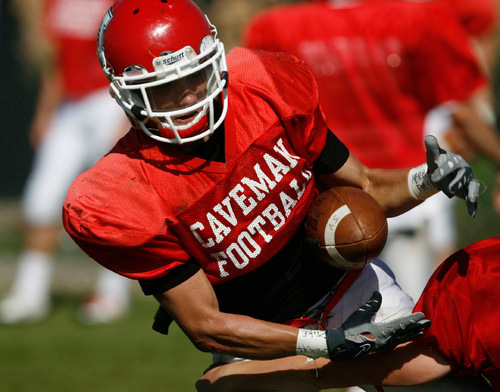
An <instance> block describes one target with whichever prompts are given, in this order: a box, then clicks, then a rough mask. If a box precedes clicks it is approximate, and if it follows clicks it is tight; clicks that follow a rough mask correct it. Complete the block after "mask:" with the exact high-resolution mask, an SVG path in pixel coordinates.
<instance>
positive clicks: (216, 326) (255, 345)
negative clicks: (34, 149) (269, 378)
mask: <svg viewBox="0 0 500 392" xmlns="http://www.w3.org/2000/svg"><path fill="white" fill-rule="evenodd" d="M197 324H198V325H194V324H191V325H190V326H187V330H186V333H187V334H188V336H189V337H190V339H191V341H192V342H193V344H194V345H195V346H196V347H197V348H198V349H200V350H201V351H209V352H216V353H222V354H228V355H232V356H236V357H242V358H248V359H270V358H279V357H284V356H289V355H295V354H296V345H297V333H298V329H297V328H294V327H290V326H287V325H281V324H275V323H269V322H265V321H261V320H257V319H254V318H251V317H247V316H241V315H235V314H228V313H213V314H211V315H209V316H208V319H205V321H204V322H203V324H202V325H201V324H199V323H197Z"/></svg>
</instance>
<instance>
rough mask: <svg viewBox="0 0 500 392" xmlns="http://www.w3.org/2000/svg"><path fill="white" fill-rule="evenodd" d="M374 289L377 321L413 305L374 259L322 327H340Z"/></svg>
mask: <svg viewBox="0 0 500 392" xmlns="http://www.w3.org/2000/svg"><path fill="white" fill-rule="evenodd" d="M374 291H379V292H380V293H381V294H382V305H381V307H380V310H379V311H378V312H377V314H376V316H375V318H374V321H375V322H379V323H380V322H384V321H387V320H391V319H395V318H398V317H401V316H405V315H408V314H410V313H412V310H413V307H414V306H415V303H414V301H413V300H412V298H411V297H410V296H409V295H407V294H405V293H404V292H403V291H402V290H401V288H400V287H399V286H398V285H397V283H396V281H395V280H394V276H393V275H392V272H391V271H390V269H389V268H388V267H387V265H385V264H384V263H383V262H382V261H381V260H378V259H377V260H375V261H374V262H373V263H371V264H370V265H368V266H367V267H365V268H364V269H363V271H362V272H361V274H360V275H359V276H358V278H357V279H356V280H355V281H354V283H353V284H352V285H351V287H350V288H349V289H348V290H347V291H346V292H345V293H344V295H343V296H342V298H341V299H340V301H339V302H338V303H337V304H336V305H335V306H334V307H333V309H332V310H331V312H330V314H329V315H328V317H327V320H326V328H327V329H331V328H336V327H338V326H340V325H341V324H342V322H344V321H345V320H346V319H347V317H349V316H350V315H351V314H352V313H353V312H355V311H356V310H357V309H358V308H359V307H361V306H362V305H363V304H365V303H366V302H367V301H368V300H369V299H370V297H371V295H372V294H373V292H374ZM315 308H316V306H315V305H313V306H312V307H311V309H315ZM306 313H307V312H306ZM306 317H307V315H306ZM303 328H309V329H317V328H318V324H311V325H308V326H306V327H303ZM213 357H214V358H213V359H214V363H221V362H223V363H231V362H238V361H241V360H242V359H241V358H235V357H232V356H229V355H224V354H214V356H213Z"/></svg>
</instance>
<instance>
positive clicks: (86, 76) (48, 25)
mask: <svg viewBox="0 0 500 392" xmlns="http://www.w3.org/2000/svg"><path fill="white" fill-rule="evenodd" d="M114 2H115V0H48V2H47V6H46V9H45V14H44V30H45V32H46V33H47V35H48V36H49V38H50V39H51V41H52V42H53V43H54V44H55V46H56V52H57V53H56V62H57V67H58V69H59V70H60V72H61V75H62V83H63V94H64V96H65V98H66V99H79V98H81V97H83V96H85V95H86V94H88V93H90V92H92V91H94V90H96V89H98V88H104V87H106V86H109V82H108V81H107V79H106V77H105V76H104V73H103V72H102V69H101V66H100V65H99V61H98V59H97V52H96V38H97V30H98V29H99V24H100V23H101V19H102V17H103V16H104V14H105V13H106V11H107V10H108V8H109V7H111V5H112V4H113V3H114Z"/></svg>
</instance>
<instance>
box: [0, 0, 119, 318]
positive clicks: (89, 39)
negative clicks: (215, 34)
mask: <svg viewBox="0 0 500 392" xmlns="http://www.w3.org/2000/svg"><path fill="white" fill-rule="evenodd" d="M113 2H114V1H113V0H47V1H38V0H37V1H25V0H22V1H21V0H19V1H16V2H13V5H14V6H15V7H16V11H17V12H18V14H19V17H20V23H21V24H22V26H23V27H24V30H23V34H24V45H25V46H24V47H25V50H26V51H27V58H30V59H31V61H32V63H33V66H40V67H41V86H40V90H39V97H38V101H37V106H36V110H35V113H34V117H33V120H32V126H31V129H30V142H31V144H32V146H33V148H34V149H35V150H36V156H35V160H34V163H33V168H32V171H31V173H30V176H29V178H28V180H27V182H26V185H25V191H24V195H23V200H22V211H23V215H24V218H25V241H24V242H25V244H24V249H23V251H22V253H21V254H20V256H19V261H18V267H17V272H16V275H15V278H14V281H13V283H12V286H11V288H10V290H9V292H8V293H7V296H6V297H5V298H4V299H3V301H2V302H1V303H0V323H3V324H17V323H23V322H35V321H38V320H41V319H43V318H44V317H46V316H47V315H48V313H49V311H50V306H51V298H50V292H51V278H52V271H53V263H54V259H55V253H56V250H57V246H58V241H59V239H60V233H61V209H62V204H63V201H64V198H65V196H66V192H67V190H68V188H69V186H70V185H71V183H72V181H73V179H74V178H75V177H76V176H77V175H78V174H79V173H81V172H82V171H84V170H85V169H87V168H89V167H90V166H92V165H93V164H94V163H95V162H96V161H97V160H98V159H99V158H100V157H101V156H102V155H104V154H105V153H107V152H108V151H109V150H110V149H111V147H112V146H113V145H114V143H115V142H116V140H117V138H118V137H119V136H120V135H121V134H122V133H124V131H125V130H126V129H128V128H127V127H128V122H127V119H126V117H125V116H124V115H123V112H122V111H121V109H120V108H119V107H118V106H117V105H116V104H115V103H114V100H113V99H112V98H111V97H109V92H108V89H109V84H108V82H107V80H106V78H105V77H104V75H103V74H102V70H101V68H100V66H99V62H98V59H97V54H96V36H97V30H98V27H99V23H100V20H101V18H102V15H103V14H104V13H105V12H106V10H107V9H108V8H109V7H110V6H111V4H112V3H113ZM83 75H85V77H83ZM128 306H129V281H128V279H126V278H124V277H121V276H119V275H117V274H115V273H113V272H111V271H109V270H107V269H104V268H103V269H102V270H101V272H100V275H99V276H98V281H97V284H96V287H95V290H94V292H93V293H92V294H90V295H89V296H88V297H87V298H85V300H84V301H83V302H82V304H81V306H80V308H79V309H78V313H77V315H78V317H79V319H80V320H81V321H82V322H83V323H86V324H99V323H106V322H110V321H112V320H115V319H117V318H119V317H121V316H123V315H124V314H125V313H126V312H127V310H128Z"/></svg>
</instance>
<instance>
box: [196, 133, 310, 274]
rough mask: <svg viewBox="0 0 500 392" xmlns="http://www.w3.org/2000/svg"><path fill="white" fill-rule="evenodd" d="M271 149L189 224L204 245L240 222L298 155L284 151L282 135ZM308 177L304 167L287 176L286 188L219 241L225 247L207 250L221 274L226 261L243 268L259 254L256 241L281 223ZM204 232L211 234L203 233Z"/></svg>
mask: <svg viewBox="0 0 500 392" xmlns="http://www.w3.org/2000/svg"><path fill="white" fill-rule="evenodd" d="M273 150H274V151H275V152H276V154H272V153H266V154H264V155H263V156H262V161H261V162H259V163H256V164H255V165H254V166H253V174H254V175H253V176H245V177H243V178H242V179H241V180H240V181H239V182H238V183H236V185H235V186H234V187H233V188H232V189H231V190H230V191H229V192H228V196H226V197H225V198H224V199H223V200H222V202H220V203H217V204H216V205H215V206H214V207H213V208H212V210H211V211H210V210H209V212H207V213H206V215H205V219H206V221H205V222H203V221H198V222H196V223H194V224H192V225H191V227H190V229H191V232H192V233H193V235H194V237H195V238H196V239H197V240H198V242H199V243H200V244H201V245H202V246H203V247H204V248H211V247H214V246H215V245H217V244H220V243H221V242H222V241H224V239H225V238H226V237H227V236H228V235H229V234H230V233H231V231H232V230H233V229H235V228H236V227H237V226H238V225H239V224H240V222H239V221H238V217H241V216H242V215H243V216H248V214H250V213H251V212H252V211H253V210H254V209H255V208H256V207H257V206H258V205H259V203H260V202H262V201H263V200H264V199H266V196H267V195H269V194H270V192H271V191H272V190H273V189H275V188H276V186H277V185H278V183H280V182H281V181H282V180H283V179H284V178H285V175H286V174H287V173H289V172H290V171H291V170H292V169H293V168H294V167H296V166H297V164H298V162H299V159H300V158H299V157H296V156H294V155H292V154H290V153H289V152H288V151H287V149H286V147H285V146H284V143H283V141H282V139H279V140H278V142H277V143H276V145H275V146H274V147H273ZM312 177H313V174H312V172H310V171H309V170H306V169H304V170H303V171H302V172H301V173H300V175H299V174H298V173H296V174H294V175H293V178H290V177H288V178H289V183H288V185H287V186H288V191H287V190H286V189H284V190H281V191H280V192H279V194H277V197H278V198H277V199H274V201H275V202H271V203H269V205H267V206H266V207H265V208H264V209H263V210H262V211H261V212H260V213H259V214H258V215H256V216H255V217H254V218H253V220H252V222H251V223H250V224H248V226H247V227H246V228H241V224H240V225H239V226H238V228H239V230H240V232H239V234H238V237H237V239H236V240H233V242H232V243H230V244H228V245H227V246H225V245H223V246H224V247H225V250H223V251H220V249H217V252H213V253H211V255H210V256H211V257H212V258H213V259H214V260H215V262H216V263H217V264H218V267H219V274H220V277H221V278H225V277H227V276H229V273H228V272H227V264H228V263H231V264H232V265H233V266H234V267H236V268H237V269H243V268H245V267H246V266H248V264H249V263H250V260H251V259H254V258H256V257H257V256H259V254H260V253H261V251H262V249H261V246H260V245H259V243H260V244H262V243H263V242H262V240H264V242H265V243H270V242H271V240H272V239H273V235H274V233H276V232H278V231H279V230H280V229H281V228H282V227H283V226H284V225H285V223H286V220H287V218H288V217H290V216H291V215H292V213H293V209H294V208H295V206H296V205H297V203H298V201H299V200H300V199H301V197H302V195H303V194H304V192H305V190H306V189H307V184H308V183H309V182H310V181H311V179H312ZM281 189H283V187H281ZM274 197H276V196H274ZM207 229H209V230H207ZM208 232H210V233H211V235H208V236H207V233H208Z"/></svg>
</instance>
